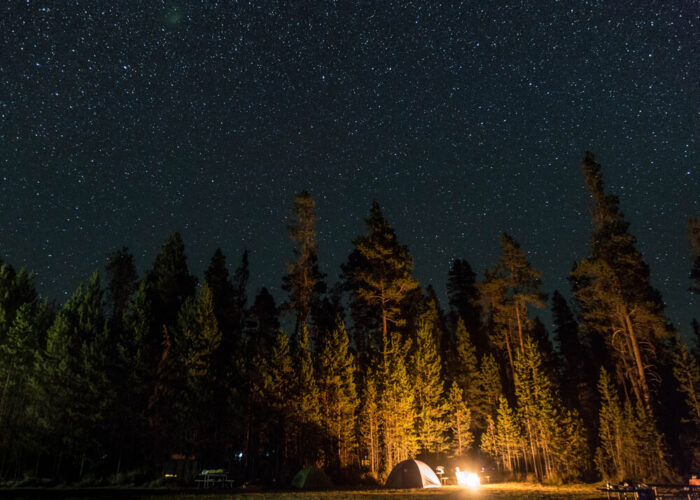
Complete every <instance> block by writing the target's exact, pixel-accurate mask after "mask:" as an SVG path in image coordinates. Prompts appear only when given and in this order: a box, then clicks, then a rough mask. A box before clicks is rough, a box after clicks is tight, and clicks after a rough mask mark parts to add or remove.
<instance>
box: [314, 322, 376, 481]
mask: <svg viewBox="0 0 700 500" xmlns="http://www.w3.org/2000/svg"><path fill="white" fill-rule="evenodd" d="M319 372H320V373H319V377H318V381H319V384H318V385H319V394H320V397H319V403H320V410H321V420H322V428H323V430H324V434H325V436H326V439H327V443H326V446H325V449H326V456H327V457H328V459H329V465H330V466H331V467H333V466H337V467H340V468H343V467H347V466H349V465H350V464H351V463H352V461H353V452H354V450H355V448H356V441H355V427H356V420H357V416H356V412H357V407H358V405H359V400H358V397H357V392H356V389H355V380H354V377H355V362H354V358H353V355H352V353H351V352H350V340H349V338H348V334H347V331H346V330H345V325H344V324H343V321H342V319H341V318H340V317H338V318H337V320H336V327H335V328H334V329H333V331H332V332H331V333H330V334H329V335H328V336H326V337H325V338H324V341H323V343H322V345H321V349H320V369H319ZM375 411H376V410H375ZM370 425H371V424H370Z"/></svg>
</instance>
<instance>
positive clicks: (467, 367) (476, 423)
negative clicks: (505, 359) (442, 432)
mask: <svg viewBox="0 0 700 500" xmlns="http://www.w3.org/2000/svg"><path fill="white" fill-rule="evenodd" d="M455 344H456V346H455V347H456V348H455V354H456V363H455V365H454V367H453V376H454V381H455V382H456V383H457V384H458V385H459V388H460V390H461V391H462V393H463V395H464V399H465V401H469V405H470V410H471V412H472V416H473V418H472V419H471V422H470V425H471V426H472V429H475V428H477V429H482V430H483V429H484V428H485V427H484V426H485V424H486V414H487V412H488V411H490V410H495V408H496V406H495V405H496V404H497V403H498V395H499V394H500V389H499V394H496V395H495V398H496V399H495V401H489V400H488V399H487V398H485V397H484V394H483V389H484V387H483V383H484V379H483V378H482V374H481V372H480V370H479V365H478V362H477V353H476V349H475V348H474V345H473V344H472V341H471V336H470V335H469V332H468V331H467V329H466V328H465V326H464V322H463V321H462V318H459V319H458V320H457V331H456V333H455ZM494 362H495V361H494ZM491 381H492V379H491V380H489V382H491ZM499 385H500V380H499ZM489 403H493V404H494V406H493V407H490V406H489Z"/></svg>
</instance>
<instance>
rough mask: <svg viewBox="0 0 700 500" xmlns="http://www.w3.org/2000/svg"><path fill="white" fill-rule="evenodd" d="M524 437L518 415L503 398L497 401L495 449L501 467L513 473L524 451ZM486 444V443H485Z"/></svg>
mask: <svg viewBox="0 0 700 500" xmlns="http://www.w3.org/2000/svg"><path fill="white" fill-rule="evenodd" d="M524 441H525V440H524V437H523V431H522V426H521V423H520V420H519V419H518V414H517V413H516V412H515V410H513V409H512V408H511V407H510V405H509V404H508V401H507V400H506V398H505V397H504V396H502V395H501V397H500V398H499V400H498V418H497V420H496V443H495V449H496V453H497V455H498V458H499V461H500V462H501V465H502V467H503V468H504V469H505V470H506V471H508V472H511V473H512V472H515V471H516V470H517V467H518V463H519V460H520V457H521V456H522V453H523V449H524ZM487 442H488V441H487Z"/></svg>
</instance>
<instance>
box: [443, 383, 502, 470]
mask: <svg viewBox="0 0 700 500" xmlns="http://www.w3.org/2000/svg"><path fill="white" fill-rule="evenodd" d="M447 402H448V403H447V404H448V412H447V416H448V419H449V424H450V430H451V431H452V451H453V453H454V454H455V455H457V456H463V455H464V454H466V452H467V450H469V447H470V446H471V444H472V441H473V440H474V436H473V435H472V433H471V432H470V431H469V428H470V427H471V410H470V409H469V407H468V406H467V403H466V402H465V400H464V395H463V393H462V389H460V387H459V385H458V384H457V382H453V383H452V386H451V387H450V392H449V393H448V396H447ZM491 422H493V420H491ZM485 451H486V450H485Z"/></svg>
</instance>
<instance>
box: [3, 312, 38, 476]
mask: <svg viewBox="0 0 700 500" xmlns="http://www.w3.org/2000/svg"><path fill="white" fill-rule="evenodd" d="M35 310H36V307H35V306H34V305H32V304H29V303H25V304H22V305H21V306H20V307H19V309H18V310H17V312H16V314H15V318H14V321H13V322H12V325H11V326H10V328H9V329H8V331H7V335H6V337H5V341H4V342H3V343H0V429H3V432H0V456H2V457H3V459H2V461H1V462H0V477H8V474H6V472H7V469H6V466H7V465H8V464H10V463H13V462H15V463H17V462H18V461H21V458H22V455H23V454H25V453H36V452H37V451H38V450H37V446H36V444H35V443H34V441H35V440H37V439H38V438H39V437H40V436H37V435H36V432H35V431H34V428H35V427H36V422H35V421H34V419H33V418H32V417H31V413H32V412H31V408H32V406H33V401H32V399H33V398H32V393H31V387H30V381H31V378H32V369H33V366H34V358H35V355H36V354H35V353H36V352H37V351H38V350H39V346H40V345H41V335H40V332H39V328H41V327H42V326H44V325H42V324H41V323H37V322H35V319H34V316H35Z"/></svg>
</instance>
